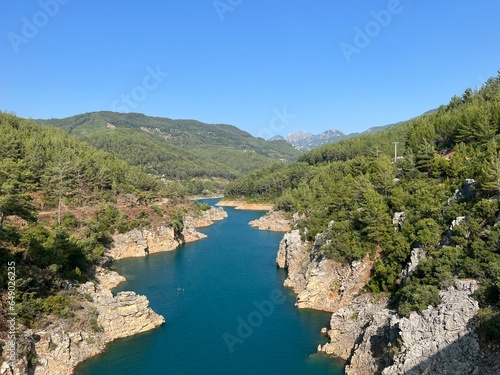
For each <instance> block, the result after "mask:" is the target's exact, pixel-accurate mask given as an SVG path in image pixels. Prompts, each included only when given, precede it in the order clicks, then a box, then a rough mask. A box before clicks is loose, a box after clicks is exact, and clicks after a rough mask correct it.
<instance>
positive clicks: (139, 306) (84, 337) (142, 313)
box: [0, 267, 165, 375]
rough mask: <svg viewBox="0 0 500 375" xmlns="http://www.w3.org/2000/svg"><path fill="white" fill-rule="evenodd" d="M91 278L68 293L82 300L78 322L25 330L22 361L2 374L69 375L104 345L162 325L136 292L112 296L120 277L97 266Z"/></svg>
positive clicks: (62, 321) (21, 340) (20, 344)
mask: <svg viewBox="0 0 500 375" xmlns="http://www.w3.org/2000/svg"><path fill="white" fill-rule="evenodd" d="M95 277H96V283H92V282H87V283H85V284H83V285H81V286H79V287H78V288H75V289H74V290H73V291H72V293H73V294H76V295H79V296H80V297H83V298H81V305H80V306H79V308H78V311H75V315H76V317H77V319H71V320H68V319H59V318H56V317H54V319H52V320H51V322H50V323H49V325H47V326H45V327H43V328H40V329H28V330H26V331H24V332H23V333H22V334H21V335H20V336H19V337H18V342H17V345H18V351H19V353H18V355H19V357H20V358H21V359H20V360H19V361H18V363H17V366H16V367H15V368H11V367H10V366H9V365H8V364H7V363H3V365H2V367H1V370H0V373H1V374H2V375H4V374H5V375H24V374H30V375H54V374H58V375H71V374H73V372H74V369H75V368H76V366H77V365H78V364H79V363H81V362H83V361H85V360H87V359H89V358H91V357H93V356H95V355H97V354H100V353H102V352H103V351H104V349H105V348H106V345H107V344H108V343H110V342H112V341H114V340H116V339H118V338H124V337H129V336H132V335H135V334H138V333H142V332H147V331H149V330H152V329H154V328H157V327H159V326H161V325H162V324H164V323H165V319H164V318H163V317H162V316H161V315H158V314H157V313H155V312H154V311H153V310H152V309H151V308H150V307H149V301H148V299H147V298H146V297H145V296H141V295H137V294H136V293H134V292H121V293H118V294H117V295H116V296H113V294H112V293H111V289H112V288H114V287H116V286H117V285H118V284H119V283H121V282H122V281H125V278H124V277H122V276H120V275H118V274H117V273H116V272H114V271H109V270H106V269H104V268H101V267H97V269H96V271H95Z"/></svg>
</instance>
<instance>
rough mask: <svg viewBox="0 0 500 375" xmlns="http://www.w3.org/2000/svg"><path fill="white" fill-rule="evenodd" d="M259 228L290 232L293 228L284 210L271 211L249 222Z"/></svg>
mask: <svg viewBox="0 0 500 375" xmlns="http://www.w3.org/2000/svg"><path fill="white" fill-rule="evenodd" d="M248 224H249V225H250V226H252V227H256V228H259V230H269V231H271V232H288V231H290V230H291V229H292V225H291V222H290V220H288V219H287V218H286V217H285V213H284V212H283V211H270V212H269V213H267V214H265V215H264V216H262V217H261V218H259V219H257V220H252V221H251V222H250V223H248Z"/></svg>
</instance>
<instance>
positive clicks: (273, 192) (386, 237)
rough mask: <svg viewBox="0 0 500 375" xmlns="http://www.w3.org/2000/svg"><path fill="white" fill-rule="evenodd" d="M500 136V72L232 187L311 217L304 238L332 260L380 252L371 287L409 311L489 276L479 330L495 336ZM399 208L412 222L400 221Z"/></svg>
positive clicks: (234, 192)
mask: <svg viewBox="0 0 500 375" xmlns="http://www.w3.org/2000/svg"><path fill="white" fill-rule="evenodd" d="M499 73H500V72H499ZM499 140H500V74H499V76H497V77H494V78H490V79H489V80H488V81H487V82H486V84H485V85H484V86H483V87H482V88H481V89H479V90H472V89H467V90H466V91H465V92H464V94H463V95H462V96H460V97H458V96H455V97H453V98H452V99H451V101H450V103H449V104H448V105H445V106H441V107H440V108H439V109H438V110H437V111H434V112H432V113H429V114H426V115H424V116H421V117H419V118H416V119H414V120H411V121H409V122H406V123H403V124H400V125H397V126H394V127H392V128H390V129H388V130H385V131H382V132H380V133H376V134H366V135H362V136H360V137H357V138H352V139H347V140H342V141H340V142H338V143H336V144H333V145H327V146H324V147H321V148H319V149H316V150H313V151H311V152H309V153H306V154H304V155H302V156H301V157H300V158H299V160H298V162H297V163H294V164H291V165H277V166H272V167H267V168H264V169H261V170H258V171H255V172H253V173H251V174H250V175H248V176H245V177H243V178H240V179H238V180H236V181H233V182H231V183H230V184H229V185H228V187H227V188H226V193H227V195H229V196H235V197H236V196H238V197H239V196H246V197H252V198H254V199H255V198H256V199H262V200H273V201H274V202H275V206H276V207H277V208H279V209H283V210H285V211H289V212H299V213H301V214H304V217H305V218H304V219H303V220H301V222H300V223H299V226H300V228H301V229H302V233H303V237H304V239H307V240H314V239H315V237H316V234H318V233H324V236H323V238H324V239H325V244H324V246H323V247H322V251H323V254H324V256H326V257H329V258H333V259H336V260H339V261H342V262H352V261H354V260H359V259H362V258H364V257H365V256H371V257H372V258H373V259H375V260H376V264H375V267H374V274H373V277H372V278H371V280H370V281H369V282H368V285H367V288H368V289H369V290H371V291H372V292H375V293H378V292H388V293H391V294H392V296H393V301H394V304H395V306H396V307H397V308H398V309H399V312H400V313H401V314H402V315H407V314H409V313H410V312H411V311H421V310H423V309H425V308H426V307H427V306H429V305H436V304H438V303H439V301H440V299H439V290H440V289H442V288H445V287H448V286H449V285H451V283H452V282H453V280H454V279H455V278H457V277H460V278H474V279H477V280H479V281H480V283H481V285H482V288H481V290H480V292H479V293H478V295H477V298H478V300H479V301H480V303H481V306H482V308H484V309H488V310H484V311H485V312H483V313H482V315H481V317H482V318H481V326H482V327H488V329H489V330H491V332H493V334H494V335H495V337H496V336H497V335H496V333H495V332H498V331H500V324H499V322H500V319H499V318H498V316H499V315H498V311H500V240H499V239H500V226H498V225H497V223H498V217H499V214H500V207H499V198H500V154H499V151H500V148H499ZM394 142H398V144H397V147H398V148H397V151H398V154H397V159H396V160H394V147H395V145H394ZM398 212H399V213H401V212H404V215H403V216H402V219H401V220H400V221H399V222H395V223H393V221H392V218H393V217H394V214H395V213H398ZM457 218H459V219H458V220H457ZM306 228H307V230H306ZM417 247H418V248H421V249H423V251H424V252H425V254H426V257H425V259H424V260H423V261H421V263H420V265H419V266H418V268H417V270H416V271H415V272H414V273H413V274H412V275H411V277H410V278H408V279H407V280H406V281H405V282H404V283H403V280H402V276H401V271H402V269H403V267H404V265H405V264H406V262H407V261H408V259H409V256H410V252H411V249H412V248H417ZM493 326H494V327H496V328H495V329H496V330H492V327H493Z"/></svg>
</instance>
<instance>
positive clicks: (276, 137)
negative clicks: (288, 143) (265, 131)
mask: <svg viewBox="0 0 500 375" xmlns="http://www.w3.org/2000/svg"><path fill="white" fill-rule="evenodd" d="M268 141H271V142H272V141H285V138H284V137H282V136H281V135H279V134H278V135H275V136H274V137H272V138H269V139H268Z"/></svg>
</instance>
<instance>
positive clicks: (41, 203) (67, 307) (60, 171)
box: [0, 112, 201, 330]
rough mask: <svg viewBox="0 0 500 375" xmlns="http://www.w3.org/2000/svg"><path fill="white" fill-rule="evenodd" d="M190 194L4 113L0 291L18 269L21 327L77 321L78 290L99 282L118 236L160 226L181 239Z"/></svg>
mask: <svg viewBox="0 0 500 375" xmlns="http://www.w3.org/2000/svg"><path fill="white" fill-rule="evenodd" d="M183 189H184V190H183ZM185 191H186V188H185V187H184V186H182V185H176V184H173V185H171V186H168V187H167V186H166V184H164V183H163V182H162V181H161V180H160V178H158V177H154V176H151V175H149V174H146V173H144V172H143V171H142V170H141V169H140V168H137V167H133V166H130V165H129V164H127V163H126V162H124V161H122V160H120V159H118V158H116V157H115V156H113V155H112V154H109V153H107V152H104V151H101V150H97V149H95V148H93V147H90V146H88V145H85V144H84V143H82V142H80V141H78V140H76V139H75V138H73V137H71V136H70V135H68V134H67V133H66V132H64V131H62V130H59V129H55V128H51V127H41V126H39V125H37V124H36V123H35V122H33V121H29V120H23V119H20V118H19V117H16V116H14V115H13V114H8V113H1V112H0V292H1V293H2V295H4V296H5V293H6V292H7V287H8V281H9V280H8V275H9V274H8V272H7V267H8V264H9V262H10V264H15V265H16V273H15V276H16V280H15V283H16V288H15V289H16V294H15V296H14V297H15V302H16V312H17V313H18V322H19V323H21V324H24V325H25V326H28V327H30V326H34V325H40V324H43V321H44V317H47V316H51V315H52V316H56V317H59V318H72V317H73V315H74V314H73V312H74V311H76V310H77V309H78V306H79V304H78V298H81V299H82V301H83V298H84V297H82V296H80V297H78V296H74V295H72V294H71V290H72V288H71V286H72V285H73V284H75V283H80V282H84V281H88V280H91V279H92V277H93V274H92V267H93V266H94V265H96V264H98V263H99V262H100V261H101V260H102V256H103V255H104V253H105V251H106V249H107V248H109V247H110V246H111V244H112V241H113V239H112V236H113V234H115V233H117V232H121V233H124V232H126V231H129V230H131V229H133V228H140V227H145V226H149V225H151V224H152V223H154V222H161V223H165V222H168V223H169V224H170V225H171V226H172V227H173V228H174V230H175V231H176V233H178V234H180V232H181V231H182V229H183V213H184V211H182V210H178V209H177V206H178V205H179V204H184V203H185V201H183V196H184V195H185ZM169 194H170V195H171V196H172V197H175V199H172V198H171V199H168V201H167V204H165V203H164V201H162V199H161V198H162V197H167V196H168V195H169ZM124 197H125V198H127V199H129V200H130V202H128V203H125V204H124V203H121V206H119V205H120V202H121V201H123V200H124ZM127 199H125V201H126V200H127ZM200 209H201V208H200V207H198V206H196V207H193V210H195V211H197V210H200ZM54 217H55V219H54ZM12 262H13V263H12ZM10 281H12V280H10ZM1 309H5V306H4V305H2V307H1ZM94 315H95V314H94ZM2 316H4V317H5V314H2ZM94 318H96V317H94ZM2 319H4V318H1V319H0V326H3V325H4V324H5V321H4V320H2ZM94 320H95V319H94ZM90 324H91V325H92V327H93V329H94V330H99V326H98V325H97V323H96V320H95V322H94V321H92V322H91V323H90Z"/></svg>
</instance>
